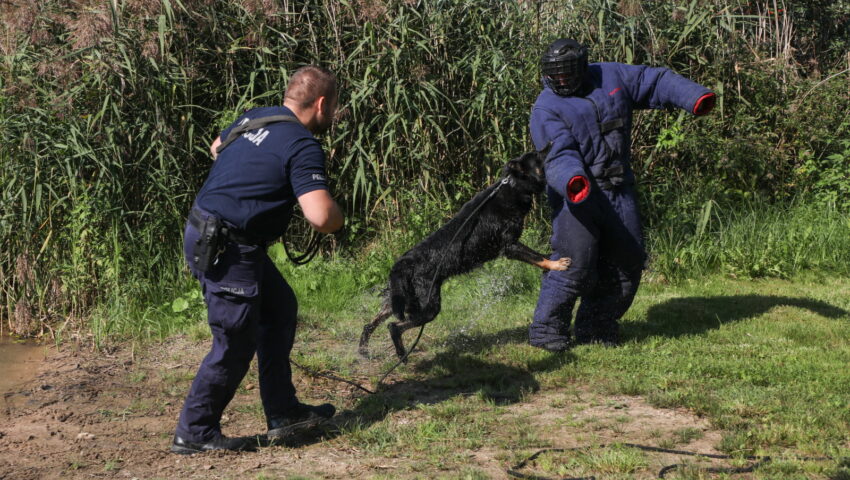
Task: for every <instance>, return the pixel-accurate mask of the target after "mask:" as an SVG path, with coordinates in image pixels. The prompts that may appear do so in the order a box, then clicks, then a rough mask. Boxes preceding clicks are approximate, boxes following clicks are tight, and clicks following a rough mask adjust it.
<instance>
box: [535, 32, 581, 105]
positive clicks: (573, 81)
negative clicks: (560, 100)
mask: <svg viewBox="0 0 850 480" xmlns="http://www.w3.org/2000/svg"><path fill="white" fill-rule="evenodd" d="M540 69H541V70H542V72H543V79H544V82H545V83H546V86H548V87H549V88H551V89H552V91H554V92H555V93H556V94H558V95H560V96H562V97H566V96H569V95H572V94H574V93H575V92H576V91H577V90H578V89H579V88H581V85H582V83H583V82H584V75H585V73H586V72H587V48H586V47H584V46H583V45H581V44H580V43H578V42H576V41H574V40H569V39H561V40H557V41H555V42H554V43H552V44H551V45H549V48H548V49H547V50H546V53H544V54H543V57H542V58H541V59H540Z"/></svg>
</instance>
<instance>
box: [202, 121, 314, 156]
mask: <svg viewBox="0 0 850 480" xmlns="http://www.w3.org/2000/svg"><path fill="white" fill-rule="evenodd" d="M278 122H294V123H300V122H299V120H298V119H297V118H296V117H293V116H292V115H270V116H268V117H260V118H254V119H251V120H248V121H247V122H245V123H243V124H241V125H237V126H235V127H233V128H232V129H231V130H230V133H228V134H227V138H223V139H222V140H221V144H219V146H218V147H217V148H216V149H215V153H221V151H222V150H224V149H225V148H226V147H227V146H228V145H230V144H231V143H233V141H234V140H236V139H237V138H239V136H240V135H242V134H243V133H245V132H250V131H251V130H256V129H258V128H262V127H265V126H266V125H269V124H272V123H278Z"/></svg>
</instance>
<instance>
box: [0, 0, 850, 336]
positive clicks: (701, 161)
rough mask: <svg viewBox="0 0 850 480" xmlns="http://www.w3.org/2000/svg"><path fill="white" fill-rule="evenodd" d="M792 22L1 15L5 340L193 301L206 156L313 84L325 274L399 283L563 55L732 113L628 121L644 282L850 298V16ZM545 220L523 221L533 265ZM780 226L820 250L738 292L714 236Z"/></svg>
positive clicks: (631, 1) (80, 9) (80, 12)
mask: <svg viewBox="0 0 850 480" xmlns="http://www.w3.org/2000/svg"><path fill="white" fill-rule="evenodd" d="M801 3H802V2H790V3H786V2H784V1H780V0H751V1H743V0H738V1H722V0H691V1H677V2H639V1H637V0H619V1H618V0H559V1H555V0H552V1H543V0H541V1H536V0H525V1H510V2H502V1H490V0H470V1H448V0H431V1H424V0H422V1H416V0H350V1H329V0H302V1H290V0H234V1H231V2H220V1H213V0H182V1H181V0H45V1H41V2H25V1H23V0H7V1H5V2H0V12H2V14H3V17H4V21H3V24H2V26H0V53H2V63H0V135H2V138H3V139H4V142H3V146H2V148H0V182H2V185H3V191H2V195H3V198H2V205H0V242H2V250H0V305H2V309H0V318H2V325H3V329H9V330H11V331H12V332H16V333H19V334H23V335H32V334H39V333H44V332H45V331H47V330H55V329H63V330H65V331H77V332H79V333H80V334H86V332H85V329H86V327H85V325H86V324H85V323H84V322H82V321H81V320H83V319H85V318H86V316H87V315H90V314H91V312H92V309H97V308H107V309H110V308H111V309H112V310H113V311H120V310H126V309H127V308H130V306H132V305H145V304H151V303H158V302H161V301H162V300H163V298H162V297H163V295H168V292H170V291H171V289H172V288H173V285H174V284H179V283H180V282H181V281H183V280H184V279H185V277H186V275H185V270H184V267H183V265H182V259H181V256H180V235H181V231H182V229H181V226H182V223H183V222H184V219H185V215H186V213H187V211H188V208H189V206H190V204H191V201H192V199H193V196H194V194H195V192H196V191H197V189H198V188H199V186H200V184H201V182H202V181H203V179H204V177H205V175H206V173H207V171H208V169H209V167H210V164H211V161H212V160H211V158H210V156H209V154H208V145H209V143H210V142H211V141H212V140H213V139H214V138H215V136H216V135H217V133H218V131H219V130H220V129H221V128H223V127H224V126H226V125H227V124H228V123H229V122H230V121H232V120H233V119H234V118H235V117H236V116H237V115H238V114H239V113H240V112H242V111H243V110H245V109H247V108H250V107H252V106H257V105H270V104H278V103H280V102H281V101H282V92H283V89H284V86H285V85H286V81H287V79H288V76H289V74H290V73H291V72H292V71H294V70H295V69H296V68H298V67H299V66H301V65H303V64H307V63H319V64H322V65H324V66H327V67H329V68H330V69H332V70H333V71H335V72H336V73H337V75H338V76H339V79H340V83H341V88H342V99H341V100H342V107H343V108H342V111H341V114H340V120H339V121H338V123H337V124H336V126H335V127H334V129H333V130H332V131H331V132H330V133H329V135H327V137H326V138H325V139H324V142H325V145H326V147H327V151H328V152H329V168H328V169H329V172H330V174H331V177H332V183H333V189H334V193H335V194H336V196H337V198H338V200H339V201H340V203H341V204H342V205H343V206H344V208H345V210H346V212H347V215H348V217H349V221H348V226H347V231H346V234H345V235H344V236H342V237H340V238H338V239H337V240H335V242H334V243H332V244H331V243H329V244H327V245H326V249H327V250H329V251H333V252H335V253H337V254H338V255H347V256H349V257H351V258H352V261H358V260H357V259H358V258H363V257H368V256H370V255H371V256H374V255H378V256H381V258H382V259H383V260H384V261H383V263H381V262H378V263H379V264H385V263H386V259H389V258H391V257H392V256H393V255H395V254H398V253H399V251H400V249H401V248H404V246H408V245H410V244H411V243H412V242H414V241H415V240H416V239H418V238H420V237H421V236H422V235H424V234H425V233H426V232H427V231H429V230H430V229H432V228H434V227H435V226H436V225H438V224H439V223H440V222H441V221H442V220H444V219H445V218H446V216H448V214H449V213H450V212H451V211H453V210H454V209H456V208H457V207H458V206H459V205H460V204H462V203H463V202H464V201H465V200H466V199H468V198H469V197H470V196H471V194H472V193H473V192H474V191H476V190H477V189H479V188H481V187H482V186H484V185H486V184H487V183H488V182H490V181H492V180H494V179H495V178H496V177H498V175H499V172H500V169H501V166H502V164H503V163H504V162H505V161H506V160H507V159H509V158H510V157H512V156H516V155H518V154H519V153H521V152H523V151H525V150H527V149H529V148H530V147H531V146H530V142H529V141H528V134H527V124H528V114H529V111H530V107H531V105H532V103H533V102H534V99H535V97H536V95H537V93H538V91H539V88H540V81H539V73H538V65H537V62H538V59H539V55H540V53H541V52H542V49H543V48H544V46H545V45H546V44H547V43H548V42H550V41H551V40H553V39H554V38H557V37H560V36H572V37H575V38H578V39H579V40H581V41H583V42H586V43H587V44H589V45H590V46H591V57H592V61H621V62H628V63H648V64H652V65H660V66H667V67H670V68H672V69H674V70H675V71H677V72H679V73H681V74H683V75H686V76H688V77H691V78H693V79H695V80H696V81H698V82H700V83H702V84H705V85H707V86H709V87H711V88H713V89H715V90H716V91H717V92H718V93H719V94H720V103H719V105H718V108H717V110H716V112H715V114H714V115H712V116H709V117H706V118H701V119H698V120H695V119H693V118H691V117H689V116H688V115H687V114H684V113H681V112H673V113H658V112H642V113H640V114H639V115H638V116H637V117H636V122H635V132H634V136H633V150H634V152H635V167H636V171H637V174H638V176H639V182H640V188H641V194H642V199H643V204H644V214H645V216H646V220H647V225H648V235H649V238H650V246H651V248H652V254H653V258H654V259H655V260H654V263H653V266H652V267H653V269H654V271H655V272H657V273H659V274H660V275H664V276H666V277H670V278H673V277H681V276H688V275H697V274H703V273H705V272H707V271H716V270H718V269H721V270H722V269H730V270H731V271H734V272H737V273H738V274H744V275H752V276H762V275H780V276H782V275H789V274H792V273H794V272H796V271H798V270H799V269H805V268H817V269H821V270H823V271H829V272H837V273H847V272H848V270H850V269H848V266H847V265H848V262H847V261H846V260H848V255H850V253H848V252H850V249H848V248H847V247H848V243H850V240H847V238H848V237H850V235H847V233H848V231H850V223H848V221H847V211H848V207H850V181H848V173H850V140H848V138H850V88H848V86H850V81H848V78H850V75H849V74H848V71H850V54H848V53H847V51H848V43H850V26H848V24H850V20H848V19H850V4H848V3H847V2H846V1H841V2H834V1H820V0H818V1H812V2H805V5H801ZM792 200H793V201H792ZM788 205H792V206H790V207H789V206H788ZM764 209H767V210H769V211H770V212H774V213H772V214H771V215H762V214H760V213H759V212H761V211H763V210H764ZM749 211H752V212H753V213H751V214H747V213H742V212H749ZM746 215H751V217H746ZM546 218H547V213H546V212H545V210H544V209H543V208H542V207H541V208H540V209H538V211H536V212H535V215H534V218H533V220H532V228H531V234H530V235H532V236H533V237H534V238H535V239H536V240H537V241H539V242H540V243H542V242H545V237H546V228H547V227H546ZM746 218H749V220H742V219H746ZM788 218H794V219H795V220H794V221H793V222H790V224H793V225H796V226H801V225H806V224H808V225H809V226H812V227H813V228H814V229H815V230H813V231H812V232H810V233H808V234H807V235H808V237H805V238H804V237H800V236H799V235H797V236H795V235H790V234H789V235H788V236H787V237H788V239H787V240H784V241H787V242H789V243H788V245H786V247H787V248H785V247H781V246H779V247H776V246H775V248H774V249H773V250H772V253H770V256H771V258H772V257H773V255H793V256H794V258H793V261H792V260H789V259H788V258H783V259H781V261H778V262H775V265H769V266H767V267H758V268H755V267H752V268H751V267H745V266H743V267H736V266H735V265H737V264H736V262H739V263H740V262H743V263H747V258H750V257H752V255H750V256H748V252H749V250H748V249H750V248H758V246H759V245H761V244H762V243H763V242H760V241H759V240H754V239H756V238H757V236H755V235H752V236H747V235H745V234H744V233H741V235H740V236H739V238H740V239H742V240H740V242H737V243H735V242H733V241H732V240H729V239H730V238H734V236H729V235H727V236H726V237H724V238H725V239H726V240H725V241H728V242H731V244H724V249H723V250H722V252H720V251H717V250H716V249H714V250H712V249H711V248H709V247H711V246H714V245H718V244H720V243H719V242H718V241H716V237H712V235H721V234H723V232H725V230H722V228H721V227H722V226H723V225H729V224H735V223H736V222H737V224H746V223H747V222H749V223H752V224H753V225H767V224H766V223H764V222H766V221H767V220H766V219H770V221H771V222H773V223H771V224H770V225H771V226H769V227H764V228H759V229H758V230H759V231H767V230H770V229H771V228H773V229H775V231H776V232H778V237H777V236H774V237H773V238H774V240H771V241H773V242H774V243H775V241H776V238H785V237H784V236H783V235H782V233H781V232H784V231H785V230H784V229H783V226H782V224H783V221H784V220H785V219H788ZM807 219H812V221H811V222H808V221H807ZM824 219H828V221H824ZM815 220H816V221H815ZM741 222H744V223H741ZM759 222H761V223H759ZM827 227H828V228H827ZM744 238H748V239H749V240H743V239H744ZM747 242H749V243H747ZM799 242H813V243H811V244H812V245H818V244H821V246H823V244H824V242H829V243H827V244H826V248H811V249H807V248H797V247H798V246H799V245H805V243H803V244H801V243H799ZM768 243H769V242H768ZM700 245H703V247H705V248H703V247H700ZM727 247H728V248H727ZM842 248H843V251H842ZM736 249H737V250H736ZM685 250H687V251H690V252H697V253H698V254H697V253H692V254H689V255H685V254H682V252H683V251H685ZM710 251H715V252H716V254H712V253H710ZM376 252H378V253H376ZM699 252H703V253H699ZM706 252H708V253H706ZM736 252H737V253H736ZM700 255H702V256H700ZM736 255H737V256H738V257H740V258H738V257H735V256H736ZM759 255H761V253H756V254H755V255H754V257H758V256H759ZM736 258H737V260H736ZM759 258H760V257H759ZM776 265H779V266H778V267H777V266H776ZM379 277H380V275H375V276H373V277H369V278H367V279H365V280H364V282H365V283H369V282H371V281H376V279H377V278H379Z"/></svg>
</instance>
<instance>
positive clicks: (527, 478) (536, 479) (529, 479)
mask: <svg viewBox="0 0 850 480" xmlns="http://www.w3.org/2000/svg"><path fill="white" fill-rule="evenodd" d="M616 445H620V446H623V447H631V448H636V449H638V450H643V451H645V452H656V453H669V454H673V455H686V456H690V457H706V458H715V459H721V460H730V459H733V458H736V457H733V456H731V455H721V454H717V453H699V452H689V451H687V450H672V449H669V448H661V447H653V446H649V445H639V444H637V443H619V444H616ZM612 446H614V444H603V445H596V446H593V445H591V446H587V447H575V448H544V449H541V450H538V451H536V452H534V454H533V455H531V456H530V457H528V458H526V459H525V460H523V461H521V462H519V463H517V464H516V465H514V466H513V467H511V468H509V469H508V470H506V471H507V473H508V475H510V476H511V477H514V478H521V479H524V480H556V479H553V478H551V477H541V476H538V475H531V474H528V473H522V472H520V471H519V470H520V469H522V468H525V466H526V465H528V464H529V463H531V462H533V461H534V460H535V459H537V457H539V456H540V455H542V454H544V453H548V452H555V453H565V452H578V451H583V450H589V449H591V448H609V447H612ZM740 458H742V459H744V460H749V461H751V462H753V463H751V464H749V465H747V466H746V467H706V468H700V470H701V471H705V472H709V473H726V474H730V475H735V474H739V473H748V472H752V471H753V470H755V469H756V468H758V467H761V466H762V465H764V464H766V463H769V462H771V461H773V458H772V457H769V456H763V457H761V456H753V455H749V456H746V457H740ZM791 458H792V459H794V460H801V461H827V460H835V459H834V458H832V457H791ZM684 466H685V465H684V464H682V463H674V464H672V465H667V466H666V467H664V468H662V469H661V470H659V471H658V476H657V478H665V475H667V474H668V473H670V472H672V471H673V470H676V469H677V468H680V467H684ZM557 480H596V477H595V476H589V477H561V478H559V479H557Z"/></svg>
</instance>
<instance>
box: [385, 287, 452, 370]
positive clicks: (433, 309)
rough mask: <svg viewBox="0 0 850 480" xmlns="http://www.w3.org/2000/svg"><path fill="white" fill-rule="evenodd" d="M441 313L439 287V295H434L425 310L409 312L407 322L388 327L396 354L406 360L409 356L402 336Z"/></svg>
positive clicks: (391, 323) (390, 324)
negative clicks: (406, 356)
mask: <svg viewBox="0 0 850 480" xmlns="http://www.w3.org/2000/svg"><path fill="white" fill-rule="evenodd" d="M439 313H440V294H439V287H438V288H437V293H436V294H434V295H433V297H432V298H431V301H430V302H429V303H428V304H427V305H425V307H424V308H422V309H420V310H418V311H415V312H407V315H406V316H405V318H406V320H405V321H403V322H390V323H389V324H388V325H387V328H388V329H389V330H390V338H391V339H392V341H393V346H394V347H395V354H396V355H398V358H401V359H404V358H405V355H406V354H407V350H406V349H405V348H404V341H403V340H402V338H401V335H402V334H403V333H404V332H405V331H407V330H409V329H411V328H414V327H419V326H422V325H425V324H426V323H428V322H430V321H431V320H433V319H434V318H436V316H437V315H438V314H439ZM405 360H406V359H405Z"/></svg>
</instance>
